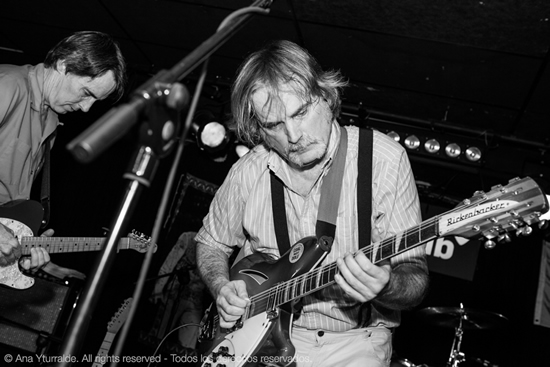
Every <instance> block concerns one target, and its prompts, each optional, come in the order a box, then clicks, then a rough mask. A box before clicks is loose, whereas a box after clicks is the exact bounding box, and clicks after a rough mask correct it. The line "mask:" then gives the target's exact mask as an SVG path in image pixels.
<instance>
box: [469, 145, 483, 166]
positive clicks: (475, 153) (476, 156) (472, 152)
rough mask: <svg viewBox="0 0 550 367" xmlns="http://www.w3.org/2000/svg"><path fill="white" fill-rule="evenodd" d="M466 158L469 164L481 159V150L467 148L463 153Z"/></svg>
mask: <svg viewBox="0 0 550 367" xmlns="http://www.w3.org/2000/svg"><path fill="white" fill-rule="evenodd" d="M465 155H466V158H467V159H468V160H469V161H471V162H477V161H479V160H480V159H481V150H479V148H478V147H469V148H467V149H466V152H465Z"/></svg>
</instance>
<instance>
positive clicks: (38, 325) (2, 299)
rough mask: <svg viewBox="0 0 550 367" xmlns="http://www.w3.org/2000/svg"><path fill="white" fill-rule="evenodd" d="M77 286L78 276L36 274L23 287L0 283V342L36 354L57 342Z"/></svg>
mask: <svg viewBox="0 0 550 367" xmlns="http://www.w3.org/2000/svg"><path fill="white" fill-rule="evenodd" d="M80 290H81V281H80V280H70V281H57V280H56V281H53V280H51V279H49V278H38V277H37V278H35V283H34V285H33V286H32V287H31V288H28V289H24V290H19V289H13V288H9V287H5V286H0V345H4V346H8V347H11V348H14V349H18V350H21V351H27V352H31V353H37V354H44V353H47V352H48V350H49V349H50V348H51V347H52V346H53V345H54V344H56V345H59V344H60V341H61V339H62V337H63V334H64V332H65V329H66V327H67V325H68V323H69V321H70V317H71V314H72V311H73V309H74V307H73V306H74V304H75V303H76V301H77V300H78V297H79V295H80Z"/></svg>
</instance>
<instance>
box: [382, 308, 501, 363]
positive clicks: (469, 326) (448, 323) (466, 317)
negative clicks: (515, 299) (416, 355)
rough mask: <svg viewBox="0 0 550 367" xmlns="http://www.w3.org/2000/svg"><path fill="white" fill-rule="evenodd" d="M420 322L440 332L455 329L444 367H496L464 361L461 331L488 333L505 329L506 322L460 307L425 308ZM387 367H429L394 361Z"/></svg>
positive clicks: (402, 359) (469, 359) (462, 332)
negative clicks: (464, 364) (441, 328)
mask: <svg viewBox="0 0 550 367" xmlns="http://www.w3.org/2000/svg"><path fill="white" fill-rule="evenodd" d="M417 315H418V317H419V319H421V320H422V321H424V322H426V323H427V324H431V325H433V326H439V327H443V328H452V329H454V331H455V333H454V339H453V343H452V347H451V353H450V355H449V359H448V361H447V363H446V364H445V367H459V366H460V364H461V363H463V362H466V361H468V365H472V364H473V365H476V366H478V367H481V366H483V367H498V365H496V364H493V363H491V362H490V361H487V360H483V359H480V358H471V357H468V358H467V357H466V355H465V353H464V352H463V351H462V350H461V346H462V339H463V336H464V330H487V329H497V328H500V327H503V326H505V324H506V323H507V321H508V319H507V318H506V317H505V316H503V315H500V314H497V313H494V312H488V311H482V310H476V309H473V308H464V306H463V304H462V303H461V304H460V307H426V308H423V309H421V310H419V311H418V312H417ZM390 367H431V366H428V365H426V364H421V365H417V364H414V363H412V362H411V361H409V360H408V359H404V358H399V357H396V358H394V359H392V363H391V365H390Z"/></svg>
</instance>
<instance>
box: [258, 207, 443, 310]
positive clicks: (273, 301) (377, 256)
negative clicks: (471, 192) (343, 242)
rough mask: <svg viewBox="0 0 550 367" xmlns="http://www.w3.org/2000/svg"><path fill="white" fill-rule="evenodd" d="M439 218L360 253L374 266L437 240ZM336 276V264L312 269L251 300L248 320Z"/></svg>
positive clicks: (314, 290) (304, 293)
mask: <svg viewBox="0 0 550 367" xmlns="http://www.w3.org/2000/svg"><path fill="white" fill-rule="evenodd" d="M439 218H440V217H439V216H436V217H433V218H431V219H429V220H427V221H425V222H422V223H421V224H419V225H418V226H416V227H413V228H410V229H408V230H406V231H404V232H401V233H399V234H397V235H395V236H392V237H389V238H387V239H385V240H383V241H381V242H379V243H377V244H371V245H369V246H365V247H364V248H362V249H361V251H362V252H363V253H364V254H365V255H366V256H367V257H368V258H369V259H371V261H372V262H373V263H374V264H376V263H379V262H381V261H384V260H388V259H390V258H392V257H394V256H396V255H398V254H400V253H402V252H405V251H407V250H409V249H412V248H414V247H416V246H419V245H421V244H423V243H425V242H427V241H429V240H432V239H434V238H436V237H437V233H438V223H439ZM336 274H338V266H337V265H336V263H332V264H329V265H325V266H323V267H320V268H317V269H313V270H312V271H310V272H308V273H306V274H303V275H300V276H297V277H295V278H293V279H291V280H288V281H286V282H281V283H280V284H277V285H276V286H274V287H272V288H270V289H268V290H266V291H264V292H261V293H258V294H257V295H255V296H253V297H251V306H250V317H252V316H255V315H257V314H260V313H262V312H266V311H269V310H272V309H276V308H277V307H279V306H281V305H283V304H285V303H288V302H290V301H293V300H296V299H298V298H301V297H304V296H307V295H308V294H311V293H314V292H316V291H318V290H320V289H322V288H325V287H327V286H329V285H331V284H332V283H334V276H335V275H336Z"/></svg>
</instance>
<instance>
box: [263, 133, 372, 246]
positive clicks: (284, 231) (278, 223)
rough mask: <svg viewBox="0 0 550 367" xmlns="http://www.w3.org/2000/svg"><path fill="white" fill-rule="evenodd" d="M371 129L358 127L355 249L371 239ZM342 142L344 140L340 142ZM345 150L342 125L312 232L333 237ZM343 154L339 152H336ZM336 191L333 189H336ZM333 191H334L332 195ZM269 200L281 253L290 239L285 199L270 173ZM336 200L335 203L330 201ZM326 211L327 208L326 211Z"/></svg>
mask: <svg viewBox="0 0 550 367" xmlns="http://www.w3.org/2000/svg"><path fill="white" fill-rule="evenodd" d="M372 134H373V132H372V130H371V129H359V155H358V159H357V164H358V175H357V221H358V223H360V225H359V226H358V227H359V228H358V231H359V248H362V247H364V246H367V245H368V244H370V241H371V212H372ZM343 141H345V143H343ZM346 150H347V134H346V129H345V128H342V134H341V140H340V147H339V149H338V153H337V157H336V158H335V162H334V163H333V165H332V167H331V169H330V171H329V173H328V175H327V177H325V179H324V182H323V187H322V188H321V203H320V204H319V214H318V218H317V223H316V235H317V237H318V238H320V237H321V236H322V235H326V236H330V237H332V238H334V233H335V230H336V213H337V211H338V210H337V209H338V201H339V198H340V195H339V193H340V188H341V186H342V182H341V180H342V176H343V171H344V166H345V153H346ZM342 152H343V153H344V154H340V153H342ZM336 190H337V191H336ZM335 192H337V193H338V194H337V195H335ZM271 199H272V203H273V204H272V208H273V221H274V225H275V235H276V238H277V244H278V246H279V253H280V254H281V255H282V254H284V253H285V252H287V251H288V250H289V249H290V239H289V235H288V226H287V219H286V212H285V201H284V200H285V198H284V187H283V183H282V182H281V181H280V180H279V179H278V178H277V177H276V176H275V175H274V174H273V173H272V174H271ZM335 200H336V203H334V201H335ZM327 211H329V212H328V213H327Z"/></svg>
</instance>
